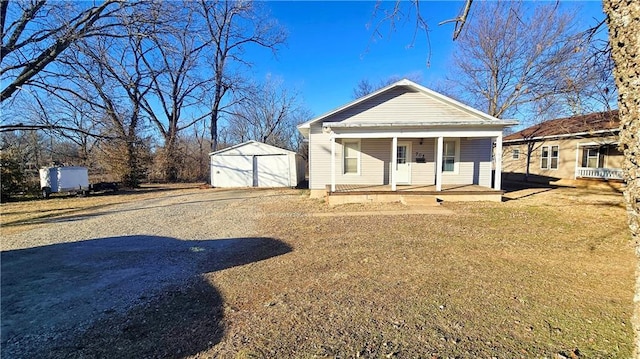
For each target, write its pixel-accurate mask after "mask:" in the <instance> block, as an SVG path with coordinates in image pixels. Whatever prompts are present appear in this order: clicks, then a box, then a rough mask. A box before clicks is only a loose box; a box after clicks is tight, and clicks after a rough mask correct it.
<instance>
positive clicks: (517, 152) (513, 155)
mask: <svg viewBox="0 0 640 359" xmlns="http://www.w3.org/2000/svg"><path fill="white" fill-rule="evenodd" d="M511 158H513V159H514V160H517V159H519V158H520V150H519V149H517V148H516V149H514V150H513V152H511Z"/></svg>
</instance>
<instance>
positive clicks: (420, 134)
mask: <svg viewBox="0 0 640 359" xmlns="http://www.w3.org/2000/svg"><path fill="white" fill-rule="evenodd" d="M498 136H502V131H500V130H497V131H496V130H493V131H491V130H486V131H472V130H446V131H407V132H404V131H381V132H367V133H335V132H331V134H330V137H333V138H393V137H398V138H437V137H498Z"/></svg>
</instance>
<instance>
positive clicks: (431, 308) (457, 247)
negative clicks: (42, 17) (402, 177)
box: [2, 189, 635, 358]
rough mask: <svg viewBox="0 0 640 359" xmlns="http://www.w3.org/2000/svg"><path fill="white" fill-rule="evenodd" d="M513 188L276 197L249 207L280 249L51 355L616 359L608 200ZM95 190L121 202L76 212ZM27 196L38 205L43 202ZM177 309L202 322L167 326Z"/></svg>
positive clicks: (628, 257) (625, 350) (620, 338)
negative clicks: (473, 195) (499, 199)
mask: <svg viewBox="0 0 640 359" xmlns="http://www.w3.org/2000/svg"><path fill="white" fill-rule="evenodd" d="M528 194H530V193H525V192H523V193H521V194H518V193H515V194H513V195H512V198H520V199H518V200H511V201H508V202H505V203H445V204H443V206H444V207H445V208H446V209H449V210H451V211H453V212H454V214H453V215H446V216H445V215H397V216H361V217H340V216H335V217H311V216H306V215H305V214H307V213H313V212H326V211H334V212H340V211H362V210H367V211H368V210H376V209H384V210H389V209H402V207H401V206H400V205H395V204H394V205H349V206H341V207H337V208H333V209H329V208H327V207H326V206H325V205H324V204H323V203H322V202H320V201H318V200H311V199H308V198H304V197H298V198H296V197H292V196H289V197H287V199H284V200H282V201H280V200H279V201H273V202H270V203H265V204H264V205H263V208H261V210H262V211H263V212H264V213H265V216H264V217H263V219H262V220H261V223H260V225H261V226H262V233H261V235H262V236H264V237H272V238H276V239H279V240H281V241H283V242H284V243H286V244H287V245H289V246H291V247H292V248H293V250H292V251H291V252H289V253H287V254H284V255H280V256H276V257H272V258H270V259H267V260H262V261H258V262H253V263H250V264H247V265H242V266H236V267H232V268H229V269H225V270H222V271H218V272H212V273H208V274H206V275H205V276H204V278H203V280H202V282H203V283H205V284H208V287H209V288H210V289H206V288H207V286H206V285H205V286H204V289H202V288H201V286H196V287H194V288H200V289H198V290H193V289H188V288H187V289H184V290H182V291H181V292H179V294H175V293H176V292H169V293H168V294H167V296H166V297H165V298H159V299H157V300H156V301H154V302H153V303H151V304H150V305H149V307H147V308H134V309H133V310H132V311H131V312H130V313H127V315H126V316H123V317H122V318H116V319H112V320H110V321H109V323H108V325H104V326H101V325H98V326H96V327H94V328H93V329H91V331H90V332H88V333H87V336H86V337H85V338H82V340H81V341H80V342H79V344H77V345H79V346H77V347H71V348H72V349H69V351H67V350H66V349H65V350H61V352H60V353H56V355H58V354H59V355H60V356H61V357H62V356H65V355H68V354H70V353H71V354H72V353H73V352H74V351H75V352H76V353H78V350H80V349H79V348H81V352H82V353H83V355H88V356H91V353H94V354H95V353H98V354H100V356H104V357H110V356H122V355H123V353H136V354H135V356H138V355H140V356H154V355H158V356H167V357H184V356H189V355H190V354H193V353H194V350H193V348H191V349H192V350H189V348H184V346H185V345H186V344H185V343H189V340H191V341H192V342H193V343H196V344H194V345H199V346H198V350H197V351H195V352H197V353H198V354H195V355H193V356H194V357H202V358H207V357H227V358H254V357H258V358H288V357H296V358H311V357H320V358H325V357H326V358H334V357H340V358H345V357H376V358H377V357H382V358H384V357H387V358H391V357H398V358H417V357H425V358H432V357H433V358H441V357H442V358H444V357H462V358H476V357H484V358H490V357H498V358H516V357H525V358H530V357H552V356H554V355H556V354H559V353H560V354H562V355H565V356H566V357H587V358H626V357H630V356H631V350H632V340H633V333H632V330H631V326H630V323H629V318H630V317H631V313H632V296H633V269H634V263H635V262H634V261H635V257H634V255H633V250H632V248H631V244H630V236H629V234H628V229H627V227H626V219H625V212H624V209H623V208H622V207H621V201H622V198H621V196H620V194H617V193H614V192H596V191H590V190H578V189H554V190H551V191H546V192H540V193H535V194H533V195H528ZM156 195H157V194H156ZM110 199H113V201H112V202H117V201H120V200H127V199H120V197H109V198H108V199H105V201H107V202H105V203H103V202H101V200H102V199H100V200H97V201H96V202H95V203H94V204H92V205H91V206H96V205H106V203H111V202H109V200H110ZM79 201H80V202H81V200H79ZM43 203H45V205H43V206H44V207H43V208H42V209H41V210H42V211H44V212H41V213H43V214H46V213H47V212H46V211H47V210H50V211H53V210H54V209H51V208H49V207H46V205H49V204H53V203H54V202H53V201H45V202H43ZM74 203H75V202H74ZM91 206H88V207H86V208H85V207H82V204H78V205H76V204H74V205H73V206H70V207H73V208H71V209H69V210H78V209H80V210H91ZM53 207H55V206H53ZM76 207H77V208H76ZM47 208H49V209H47ZM4 209H5V208H4V207H3V212H4ZM11 211H12V212H16V213H12V214H6V215H7V216H19V215H21V214H20V213H19V212H20V210H19V209H14V207H12V210H11ZM24 212H29V211H27V210H25V211H24ZM23 215H25V216H26V217H25V218H26V220H27V222H28V220H29V218H36V219H37V218H38V216H40V215H41V214H35V215H34V214H27V213H23ZM30 216H35V217H30ZM2 217H3V219H2V221H3V224H4V223H7V222H8V223H17V222H16V221H23V222H24V221H25V218H22V217H20V218H22V219H16V218H18V217H9V219H7V218H6V217H5V214H4V213H3V216H2ZM5 221H7V222H5ZM3 230H6V228H5V229H3ZM264 250H268V248H265V249H264ZM196 302H197V303H200V304H199V305H196V306H195V307H194V303H196ZM202 303H204V304H202ZM154 308H171V311H172V313H171V315H165V316H157V313H158V309H154ZM181 308H184V313H183V310H182V309H181ZM203 308H210V310H205V312H202V310H203ZM154 313H156V314H154ZM194 313H195V314H194ZM207 313H209V314H207ZM211 313H213V314H211ZM193 315H198V316H201V317H205V318H207V320H203V321H200V322H198V323H199V324H198V325H192V326H189V325H188V323H186V324H185V331H181V330H180V328H182V326H181V325H180V326H179V328H178V329H176V323H180V320H182V319H181V318H189V317H191V316H193ZM165 317H166V318H165ZM163 318H164V319H163ZM114 320H115V321H116V322H115V323H114V322H113V321H114ZM202 323H205V324H202ZM206 323H210V324H206ZM207 325H210V327H207ZM167 326H170V328H171V330H172V333H173V331H175V334H172V335H171V336H170V337H175V338H176V340H175V342H168V343H163V342H157V341H156V340H155V339H154V338H156V336H154V335H153V333H154V332H162V331H166V329H163V328H165V327H167ZM140 328H143V329H140ZM132 333H133V334H132ZM185 333H187V334H185ZM212 333H214V334H212ZM131 335H133V336H134V339H135V340H132V339H131V338H129V337H128V336H131ZM123 337H125V338H128V339H127V340H118V338H123ZM114 338H115V339H114ZM185 338H188V339H189V340H187V339H185ZM200 338H215V340H213V341H208V339H201V340H200ZM203 343H204V347H202V345H203ZM147 347H149V348H155V349H153V350H155V351H153V350H152V349H150V350H152V351H145V350H142V349H141V348H147ZM174 347H175V348H177V349H176V350H175V351H167V350H169V349H167V348H174ZM129 349H130V350H129ZM149 353H152V354H149ZM153 353H155V354H153ZM187 353H190V354H187ZM81 356H82V355H81ZM125 356H126V355H125Z"/></svg>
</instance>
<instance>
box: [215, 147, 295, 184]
mask: <svg viewBox="0 0 640 359" xmlns="http://www.w3.org/2000/svg"><path fill="white" fill-rule="evenodd" d="M209 156H210V158H211V185H212V186H213V187H296V186H297V185H298V184H299V183H300V182H302V181H303V180H304V174H305V162H304V160H303V159H302V157H301V156H300V155H298V154H297V153H295V152H293V151H289V150H285V149H282V148H278V147H275V146H271V145H267V144H265V143H261V142H256V141H248V142H244V143H241V144H239V145H235V146H231V147H228V148H225V149H222V150H219V151H216V152H211V153H210V154H209Z"/></svg>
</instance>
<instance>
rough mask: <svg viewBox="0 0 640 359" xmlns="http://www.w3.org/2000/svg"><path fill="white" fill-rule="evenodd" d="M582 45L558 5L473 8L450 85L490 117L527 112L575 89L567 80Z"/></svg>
mask: <svg viewBox="0 0 640 359" xmlns="http://www.w3.org/2000/svg"><path fill="white" fill-rule="evenodd" d="M581 40H582V38H581V37H580V36H579V31H578V29H577V28H576V26H575V21H574V15H573V14H570V13H566V12H561V11H560V10H559V9H558V6H557V4H556V5H555V6H553V5H542V6H540V5H538V6H535V7H534V8H533V9H531V8H528V7H527V5H526V4H525V3H522V2H488V3H484V2H483V3H478V4H477V5H476V6H474V7H473V8H472V9H471V17H470V20H469V21H468V22H467V25H466V31H465V32H464V33H462V35H461V36H460V37H459V38H458V41H457V43H456V48H455V50H454V54H453V65H454V66H452V69H453V70H452V71H453V72H452V74H450V75H449V76H448V78H449V83H451V84H453V85H454V86H455V91H456V92H459V93H462V94H464V95H463V98H462V99H463V100H464V101H465V102H467V103H470V104H471V105H473V106H475V107H477V108H480V109H483V110H484V111H485V112H487V113H488V114H490V115H492V116H495V117H499V118H503V117H507V116H513V115H514V114H515V113H517V112H526V113H530V112H531V110H532V109H534V107H535V105H538V109H537V110H539V109H540V107H541V106H539V104H541V103H543V102H544V101H548V100H551V99H554V101H557V100H556V99H558V98H559V96H560V95H562V94H565V93H567V92H568V91H570V90H573V88H574V87H575V86H578V85H579V84H577V83H575V79H573V80H574V81H570V80H572V79H570V78H569V77H568V76H569V75H570V74H572V73H574V72H575V71H576V70H577V69H578V68H579V67H580V65H581V62H580V60H581V58H582V56H581V52H580V51H576V49H580V48H582V47H583V46H582V45H583V44H582V41H581ZM554 101H552V102H554ZM532 104H533V105H534V106H532ZM542 107H544V106H542Z"/></svg>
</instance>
